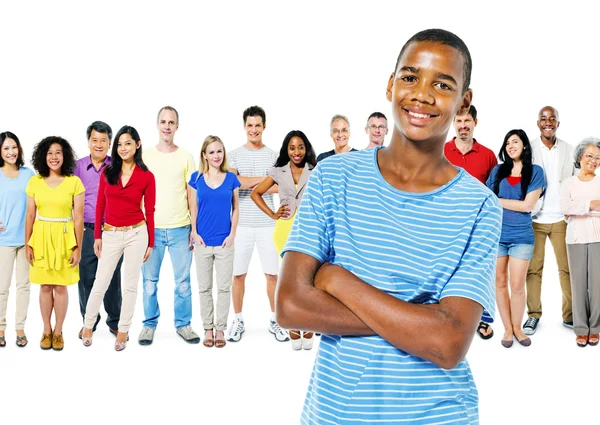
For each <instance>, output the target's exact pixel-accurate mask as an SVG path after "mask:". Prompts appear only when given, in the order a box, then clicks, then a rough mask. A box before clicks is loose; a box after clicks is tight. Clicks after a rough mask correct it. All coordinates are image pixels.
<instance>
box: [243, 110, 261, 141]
mask: <svg viewBox="0 0 600 425" xmlns="http://www.w3.org/2000/svg"><path fill="white" fill-rule="evenodd" d="M244 129H245V130H246V139H247V140H248V141H249V142H250V143H262V134H263V131H264V130H265V125H264V123H263V120H262V117H261V116H260V115H252V116H248V118H246V124H245V126H244Z"/></svg>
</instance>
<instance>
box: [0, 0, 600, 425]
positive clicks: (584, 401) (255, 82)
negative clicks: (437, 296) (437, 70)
mask: <svg viewBox="0 0 600 425" xmlns="http://www.w3.org/2000/svg"><path fill="white" fill-rule="evenodd" d="M6 3H7V2H3V3H2V5H1V6H0V16H1V17H2V19H1V21H0V22H1V24H0V28H1V29H2V37H1V38H0V51H1V53H2V55H1V58H2V68H1V71H0V131H5V130H10V131H12V132H14V133H16V134H17V136H19V138H20V139H21V141H22V143H23V145H24V147H25V150H26V156H27V158H28V159H29V158H30V156H31V150H32V147H33V145H34V144H35V143H36V142H38V141H39V140H41V139H42V138H43V137H45V136H48V135H61V136H63V137H65V138H67V139H68V140H69V141H71V142H72V143H73V144H74V145H75V146H76V150H77V152H78V154H79V155H80V156H82V155H85V154H86V153H87V145H86V138H85V129H86V127H87V126H88V124H90V123H91V122H92V121H94V120H103V121H106V122H108V123H109V124H110V125H111V126H112V127H113V130H114V132H116V131H117V130H118V129H119V128H120V127H121V126H122V125H125V124H128V125H132V126H134V127H136V128H137V129H138V131H139V132H140V134H141V136H142V141H143V142H144V144H145V146H149V145H152V144H154V143H156V141H157V131H156V127H155V122H156V113H157V112H158V109H159V108H160V107H162V106H164V105H167V104H168V105H172V106H174V107H175V108H177V109H178V111H179V113H180V128H179V131H178V133H177V135H176V139H175V140H176V143H178V144H179V145H180V146H183V147H184V148H186V149H188V150H189V151H190V152H192V154H193V155H194V157H195V158H196V161H197V158H198V154H199V149H200V145H201V143H202V141H203V139H204V138H205V137H206V136H207V135H208V134H216V135H218V136H220V137H221V138H222V139H223V140H224V141H225V144H226V146H227V148H228V149H232V148H235V147H237V146H239V145H240V144H242V143H243V142H244V141H245V134H244V132H243V122H242V111H243V110H244V109H245V108H246V107H248V106H250V105H254V104H257V105H260V106H262V107H264V108H265V110H266V112H267V129H266V130H265V133H264V141H265V143H266V144H267V145H268V146H270V147H271V148H273V149H275V150H278V149H279V146H280V143H281V141H282V140H283V137H284V136H285V134H286V133H287V132H288V131H290V130H292V129H300V130H303V131H304V132H305V133H306V134H307V135H308V137H309V139H310V140H311V141H312V142H313V144H314V146H315V148H316V150H317V153H319V152H322V151H325V150H329V149H331V148H332V141H331V139H330V138H329V134H328V133H329V120H330V117H331V116H332V115H334V114H336V113H341V114H345V115H347V116H348V117H349V119H350V123H351V130H352V135H351V139H350V144H351V145H352V146H354V147H356V148H359V149H360V148H362V147H364V146H365V145H366V144H367V137H366V135H365V133H364V124H365V121H366V118H367V117H368V115H369V114H370V113H371V112H373V111H376V110H379V111H381V112H383V113H385V114H386V115H388V117H391V113H390V105H389V104H388V102H387V101H386V99H385V88H386V84H387V81H388V78H389V75H390V73H391V72H392V71H393V67H394V64H395V62H396V57H397V55H398V52H399V50H400V48H401V47H402V45H403V43H404V42H405V41H406V40H407V39H408V38H409V37H410V36H411V35H413V34H414V33H415V32H417V31H419V30H422V29H425V28H432V27H441V28H445V29H448V30H451V31H453V32H455V33H456V34H458V35H459V36H460V37H461V38H463V40H464V41H465V42H466V44H467V45H468V46H469V48H470V50H471V55H472V57H473V63H474V68H473V78H472V88H473V91H474V98H473V103H474V104H475V105H476V106H477V108H478V111H479V125H478V127H477V128H476V130H475V137H476V138H477V139H478V140H479V141H480V142H482V143H483V144H485V145H487V146H489V147H490V148H492V149H493V150H494V151H496V152H497V151H498V149H499V147H500V145H501V143H502V139H503V137H504V135H505V134H506V132H507V131H508V130H510V129H512V128H523V129H524V130H525V131H527V133H528V134H529V136H530V138H533V137H535V136H537V127H536V124H535V121H536V119H537V113H538V111H539V109H540V108H541V107H542V106H544V105H546V104H550V105H553V106H555V107H556V108H557V109H558V111H559V113H560V121H561V126H560V128H559V130H558V135H559V137H561V138H562V139H564V140H567V141H569V142H570V143H573V144H575V143H577V142H578V141H579V140H581V139H582V138H583V137H585V136H588V135H595V136H599V135H600V130H599V129H598V127H597V123H596V122H595V119H597V118H596V114H597V112H598V105H597V99H598V98H599V97H600V96H599V95H600V85H598V83H597V81H596V80H597V74H598V62H599V61H598V53H597V46H598V44H599V41H600V36H599V35H598V34H599V33H598V30H597V28H596V24H597V22H596V20H597V15H598V12H599V11H600V7H598V6H597V5H596V4H594V5H593V6H585V7H584V6H579V5H576V4H574V3H572V4H573V6H572V7H568V6H564V5H563V4H562V3H553V2H537V1H536V2H533V1H531V2H523V1H521V2H506V1H505V2H503V3H502V6H496V5H492V4H489V3H487V2H486V3H482V5H480V4H479V3H478V2H460V3H459V2H456V3H450V2H442V1H439V2H438V1H429V2H419V3H412V2H400V1H390V2H377V1H372V2H369V3H368V4H367V3H366V2H361V3H359V2H346V1H344V2H342V1H330V2H326V3H325V2H313V1H305V2H298V3H294V4H290V3H289V2H266V1H253V2H245V3H235V2H212V3H211V4H210V5H209V4H202V5H192V2H181V1H170V2H155V1H144V2H127V3H125V2H122V1H121V2H116V1H103V2H41V1H38V2H26V3H25V2H22V3H17V2H14V4H6ZM391 125H392V123H390V126H391ZM390 134H391V131H390ZM452 135H453V130H451V131H450V134H449V138H450V137H451V136H452ZM388 137H389V136H388ZM387 142H388V141H387V140H386V143H387ZM548 254H549V255H548V257H547V264H546V275H545V279H544V293H543V294H544V311H545V313H544V317H543V319H542V321H541V325H540V330H539V331H538V333H537V334H536V335H535V337H534V338H533V345H532V347H530V348H528V349H525V348H523V347H520V346H518V347H514V348H512V349H511V350H506V349H504V348H502V347H501V346H500V343H499V340H500V335H501V329H500V327H501V325H496V329H497V334H500V335H497V336H495V337H494V338H493V339H492V340H491V341H485V342H484V341H481V340H479V338H477V337H476V340H475V341H474V343H473V346H472V348H471V351H470V353H469V355H468V358H469V361H470V363H471V365H472V368H473V371H474V375H475V379H476V382H477V384H478V387H479V389H480V396H481V423H482V424H486V425H487V424H503V423H505V422H507V421H509V420H510V421H512V422H513V423H515V424H524V423H531V422H534V421H535V422H536V423H561V422H562V423H579V424H596V423H598V420H597V419H594V417H593V414H594V413H593V412H594V406H595V402H596V400H597V397H596V396H595V395H594V394H593V392H592V391H591V390H594V391H595V390H596V389H595V386H594V383H595V381H597V380H598V378H599V373H598V371H597V368H596V367H595V366H596V361H595V359H594V360H592V355H596V356H597V354H598V353H597V351H598V348H595V349H594V348H586V349H585V350H581V349H579V348H577V347H576V346H575V342H574V336H573V334H572V331H569V330H567V329H565V328H563V327H562V326H561V325H560V322H561V317H560V291H559V287H558V279H557V276H556V264H555V262H554V258H553V254H552V253H551V251H550V250H549V251H548ZM257 263H258V261H257V259H256V258H255V259H254V260H253V263H252V266H251V270H250V274H249V278H248V283H247V291H246V303H245V309H244V310H245V311H244V313H245V317H246V324H247V327H248V328H247V329H248V330H247V332H246V334H245V335H244V338H243V339H242V341H241V342H240V343H238V344H228V346H227V347H226V348H225V349H223V350H221V351H217V350H216V349H211V350H208V349H205V348H204V347H202V346H189V345H186V344H185V343H184V342H183V341H181V340H180V339H179V337H178V336H176V335H175V333H174V331H173V325H172V323H173V322H172V317H173V314H172V311H171V310H172V291H173V283H172V282H173V281H172V273H171V270H170V264H169V262H168V261H166V262H165V263H164V264H163V276H162V279H163V280H162V281H161V285H160V286H159V288H160V289H159V299H160V302H161V306H162V312H163V315H162V317H161V322H160V324H159V328H158V332H157V339H156V340H155V343H154V344H153V345H152V346H150V347H140V346H139V345H138V344H137V342H136V341H135V340H136V339H137V334H138V332H139V330H140V329H141V319H142V306H141V297H140V299H139V302H138V305H137V310H136V316H135V318H134V326H133V327H132V332H131V336H132V339H133V341H132V342H131V343H130V345H129V346H128V347H127V349H126V350H125V352H123V353H115V352H114V351H113V350H112V341H113V338H112V336H110V335H109V334H108V332H107V331H106V328H105V327H101V328H100V331H98V332H97V333H96V334H95V340H94V345H93V346H92V347H91V348H89V349H85V348H84V347H82V346H81V345H80V342H79V340H77V337H76V335H77V331H78V330H79V327H80V322H79V311H78V305H77V290H76V289H75V288H71V289H70V291H69V292H70V297H71V299H70V306H69V313H68V316H67V321H66V325H65V342H66V348H65V350H64V351H63V352H62V353H54V352H50V353H46V352H42V351H41V350H40V349H39V348H37V345H38V344H37V342H38V338H39V336H41V330H42V327H41V320H40V318H39V316H40V314H39V307H38V305H37V296H38V288H36V287H34V288H33V289H32V296H31V305H30V311H29V320H28V325H27V329H26V330H27V333H28V335H29V338H30V345H29V346H28V347H27V348H25V349H23V350H20V349H17V347H15V346H14V341H13V340H14V333H13V331H12V325H13V324H14V322H13V320H14V319H13V317H14V316H13V314H14V310H13V309H14V294H11V297H10V307H9V328H8V330H7V340H8V347H6V348H5V349H0V415H4V416H0V423H3V424H5V423H6V424H12V423H16V422H17V420H18V419H23V420H25V423H34V421H35V422H36V423H37V422H41V421H44V422H46V423H49V424H58V423H61V424H76V423H77V424H79V423H90V424H96V423H107V422H108V421H111V422H112V423H125V422H131V421H136V420H137V421H138V422H139V423H143V424H159V423H164V422H166V421H170V422H172V423H176V422H177V421H182V423H196V422H202V423H206V421H207V420H210V421H216V420H219V422H220V423H223V424H240V423H262V424H292V423H297V422H298V417H299V413H300V410H301V406H302V402H303V397H304V393H305V390H306V386H307V382H308V378H309V373H310V369H311V366H312V361H313V358H314V351H313V352H302V353H292V350H291V348H290V347H289V346H288V345H287V344H278V343H276V342H275V340H274V339H273V338H272V337H271V336H270V335H269V334H268V333H267V330H266V327H267V320H268V318H269V312H268V304H267V301H266V297H265V286H264V279H263V278H262V277H261V272H260V267H259V265H258V264H257ZM192 284H193V287H194V309H195V310H194V319H193V325H194V327H195V328H196V329H197V330H200V329H201V322H200V320H199V307H198V300H197V290H196V289H195V288H196V284H195V278H192ZM140 292H141V287H140ZM588 412H589V413H588ZM8 419H10V420H8Z"/></svg>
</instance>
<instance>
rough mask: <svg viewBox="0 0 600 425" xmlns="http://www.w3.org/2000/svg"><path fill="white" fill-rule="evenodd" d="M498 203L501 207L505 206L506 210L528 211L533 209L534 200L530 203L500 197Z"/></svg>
mask: <svg viewBox="0 0 600 425" xmlns="http://www.w3.org/2000/svg"><path fill="white" fill-rule="evenodd" d="M500 205H502V208H505V209H507V210H511V211H517V212H524V213H529V212H531V210H532V209H533V206H534V205H535V202H534V203H533V204H532V203H530V202H527V201H517V200H514V199H502V198H500Z"/></svg>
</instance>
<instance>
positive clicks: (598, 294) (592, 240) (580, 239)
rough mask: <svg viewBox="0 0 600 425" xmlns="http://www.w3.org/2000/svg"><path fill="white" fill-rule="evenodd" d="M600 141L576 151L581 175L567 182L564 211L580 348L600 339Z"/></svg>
mask: <svg viewBox="0 0 600 425" xmlns="http://www.w3.org/2000/svg"><path fill="white" fill-rule="evenodd" d="M598 165H600V139H596V138H593V137H588V138H587V139H584V140H583V141H582V142H581V143H579V145H577V148H576V149H575V168H579V174H578V175H576V176H573V177H569V178H568V179H566V180H565V181H563V183H562V185H561V188H560V208H561V211H562V212H563V214H565V218H566V221H567V255H568V257H569V270H570V273H571V292H572V295H573V329H574V330H575V335H576V338H575V342H576V343H577V345H578V346H580V347H585V346H586V345H588V344H589V345H598V341H599V339H600V262H599V261H598V259H599V258H600V176H597V175H596V169H597V168H598Z"/></svg>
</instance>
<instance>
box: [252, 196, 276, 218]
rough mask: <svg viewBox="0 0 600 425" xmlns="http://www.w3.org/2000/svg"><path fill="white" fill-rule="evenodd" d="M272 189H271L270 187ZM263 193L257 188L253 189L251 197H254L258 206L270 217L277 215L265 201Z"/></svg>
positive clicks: (253, 199)
mask: <svg viewBox="0 0 600 425" xmlns="http://www.w3.org/2000/svg"><path fill="white" fill-rule="evenodd" d="M269 190H270V189H269ZM262 195H263V194H262V193H260V192H258V191H257V190H256V189H255V190H253V191H252V193H251V194H250V198H251V199H252V201H254V203H255V204H256V206H257V207H258V208H260V210H261V211H262V212H264V213H265V214H266V215H268V216H269V217H271V218H273V216H274V215H275V212H274V211H273V210H272V209H271V208H269V206H268V205H267V203H266V202H265V200H264V199H263V197H262Z"/></svg>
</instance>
